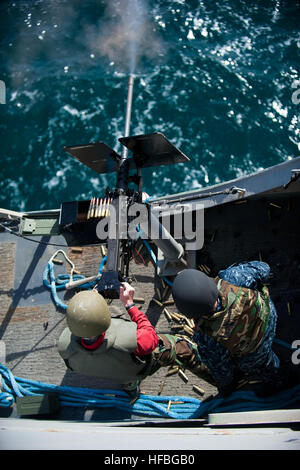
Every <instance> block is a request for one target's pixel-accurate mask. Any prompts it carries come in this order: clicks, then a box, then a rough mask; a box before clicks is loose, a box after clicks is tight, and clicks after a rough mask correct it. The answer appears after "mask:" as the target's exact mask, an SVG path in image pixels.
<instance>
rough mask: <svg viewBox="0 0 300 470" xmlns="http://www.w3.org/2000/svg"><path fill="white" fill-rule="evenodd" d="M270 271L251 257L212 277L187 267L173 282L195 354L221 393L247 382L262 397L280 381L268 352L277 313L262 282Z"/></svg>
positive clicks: (276, 365)
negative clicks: (192, 331)
mask: <svg viewBox="0 0 300 470" xmlns="http://www.w3.org/2000/svg"><path fill="white" fill-rule="evenodd" d="M269 274H270V267H269V266H268V265H267V264H266V263H263V262H259V261H252V262H249V263H241V264H239V265H233V266H231V267H230V268H228V269H226V270H223V271H220V272H219V273H218V276H217V277H216V278H210V277H208V276H206V275H205V274H204V273H202V272H200V271H197V270H194V269H186V270H184V271H182V272H181V273H179V274H178V275H177V277H176V278H175V280H174V283H173V288H172V292H173V297H174V300H175V304H176V306H177V308H178V310H179V311H180V312H181V313H183V314H184V315H186V316H187V317H192V318H194V321H195V323H196V328H195V335H194V340H195V342H196V343H197V346H198V351H199V354H200V356H201V359H202V361H203V363H204V364H205V365H206V366H207V367H208V369H209V371H210V373H211V375H212V377H213V379H214V380H215V382H216V384H217V386H218V389H219V391H220V392H221V393H222V394H224V395H226V394H228V393H231V392H232V391H233V390H234V389H236V388H239V387H240V386H242V385H243V384H245V383H248V384H249V383H250V382H253V383H256V384H257V385H256V388H255V391H256V393H258V394H261V395H269V394H272V393H274V392H276V391H277V390H278V389H280V388H281V387H282V385H283V383H282V377H281V371H280V363H279V359H278V357H277V356H276V354H275V353H274V352H273V350H272V343H273V340H274V338H275V330H276V319H277V314H276V310H275V307H274V304H273V302H272V300H271V299H270V296H269V292H268V289H267V287H266V286H265V285H264V283H265V282H266V281H267V279H268V277H269Z"/></svg>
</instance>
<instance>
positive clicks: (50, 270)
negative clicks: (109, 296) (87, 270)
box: [43, 256, 107, 310]
mask: <svg viewBox="0 0 300 470" xmlns="http://www.w3.org/2000/svg"><path fill="white" fill-rule="evenodd" d="M106 261H107V256H104V258H103V259H102V260H101V263H100V266H99V269H98V276H99V278H100V277H101V275H102V271H103V267H104V265H105V263H106ZM48 277H49V279H50V282H49V281H48ZM99 278H98V279H96V280H95V281H92V282H87V283H85V284H81V286H80V289H92V288H93V287H94V285H95V284H96V283H97V282H98V281H99ZM79 279H84V276H82V275H81V274H75V275H74V276H73V280H74V281H78V280H79ZM69 281H70V275H69V274H60V275H59V276H57V277H55V275H54V264H53V262H52V261H48V264H47V266H46V267H45V270H44V273H43V283H44V285H45V286H46V287H47V288H48V289H50V290H51V295H52V298H53V301H54V303H55V305H56V306H57V307H60V308H61V309H63V310H66V309H67V305H66V304H65V303H64V302H62V301H61V299H60V298H59V297H58V295H57V291H58V290H64V289H65V288H66V284H67V283H68V282H69Z"/></svg>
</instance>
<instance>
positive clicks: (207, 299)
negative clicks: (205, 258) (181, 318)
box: [172, 269, 218, 319]
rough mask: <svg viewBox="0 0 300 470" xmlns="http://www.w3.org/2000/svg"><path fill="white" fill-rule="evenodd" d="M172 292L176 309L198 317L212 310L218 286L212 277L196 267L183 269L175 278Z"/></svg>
mask: <svg viewBox="0 0 300 470" xmlns="http://www.w3.org/2000/svg"><path fill="white" fill-rule="evenodd" d="M172 294H173V298H174V301H175V304H176V307H177V308H178V310H179V311H180V312H181V313H182V314H183V315H185V316H186V317H189V318H195V319H197V318H199V317H200V316H201V315H207V314H208V313H211V312H212V311H213V307H214V304H215V302H216V300H217V298H218V288H217V285H216V283H215V282H214V281H213V279H212V278H210V277H208V276H206V274H204V273H202V272H201V271H197V270H196V269H185V270H183V271H181V272H180V273H179V274H178V275H177V276H176V278H175V280H174V282H173V286H172Z"/></svg>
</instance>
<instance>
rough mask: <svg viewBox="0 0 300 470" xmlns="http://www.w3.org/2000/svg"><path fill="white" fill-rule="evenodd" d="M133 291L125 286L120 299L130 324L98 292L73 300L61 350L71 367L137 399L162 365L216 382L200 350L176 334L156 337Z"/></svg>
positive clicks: (79, 294)
mask: <svg viewBox="0 0 300 470" xmlns="http://www.w3.org/2000/svg"><path fill="white" fill-rule="evenodd" d="M133 296H134V289H133V288H132V287H131V286H130V285H129V284H128V283H123V285H122V286H121V288H120V300H121V302H122V303H123V305H124V307H125V308H126V310H127V311H128V314H129V316H130V318H131V321H130V320H127V319H124V318H122V313H121V312H119V313H121V315H120V316H119V318H116V317H115V318H111V315H110V311H109V309H108V305H107V303H106V301H105V299H104V298H103V297H102V296H101V295H100V294H99V293H98V292H97V291H82V292H79V293H78V294H76V295H75V296H74V297H72V299H71V300H70V302H69V304H68V307H67V315H66V318H67V325H68V327H67V328H65V330H64V331H63V332H62V334H61V336H60V338H59V342H58V351H59V353H60V355H61V357H62V358H63V360H64V361H65V364H66V365H67V367H68V368H70V369H71V370H73V371H74V372H78V373H81V374H85V375H89V376H94V377H100V378H102V379H106V380H111V381H113V382H117V383H119V384H122V385H123V389H124V390H125V391H126V392H128V394H129V395H130V396H132V397H135V396H138V394H139V384H140V382H141V380H142V379H144V378H145V377H147V376H149V375H152V374H153V373H154V372H156V371H157V370H158V369H159V368H160V367H162V366H170V365H179V366H181V367H184V368H187V369H189V370H190V371H191V372H193V373H195V374H197V375H198V376H200V377H202V378H205V379H206V380H208V381H209V380H211V377H210V376H209V373H208V371H207V368H206V367H205V366H204V365H203V364H201V361H200V357H199V353H198V351H197V346H196V345H195V344H194V343H192V342H190V341H189V342H188V341H185V340H182V339H181V338H178V337H177V336H176V335H168V334H165V335H164V334H160V335H157V333H156V331H155V329H154V327H153V326H152V325H151V323H150V322H149V320H148V318H147V317H146V315H145V314H144V313H143V312H141V311H140V310H139V309H138V308H137V307H136V306H135V305H134V303H133Z"/></svg>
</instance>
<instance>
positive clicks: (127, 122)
mask: <svg viewBox="0 0 300 470" xmlns="http://www.w3.org/2000/svg"><path fill="white" fill-rule="evenodd" d="M133 84H134V75H129V79H128V95H127V104H126V117H125V129H124V137H128V136H129V130H130V121H131V109H132V96H133ZM121 156H122V160H126V159H127V157H128V148H127V147H123V149H122V155H121Z"/></svg>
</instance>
